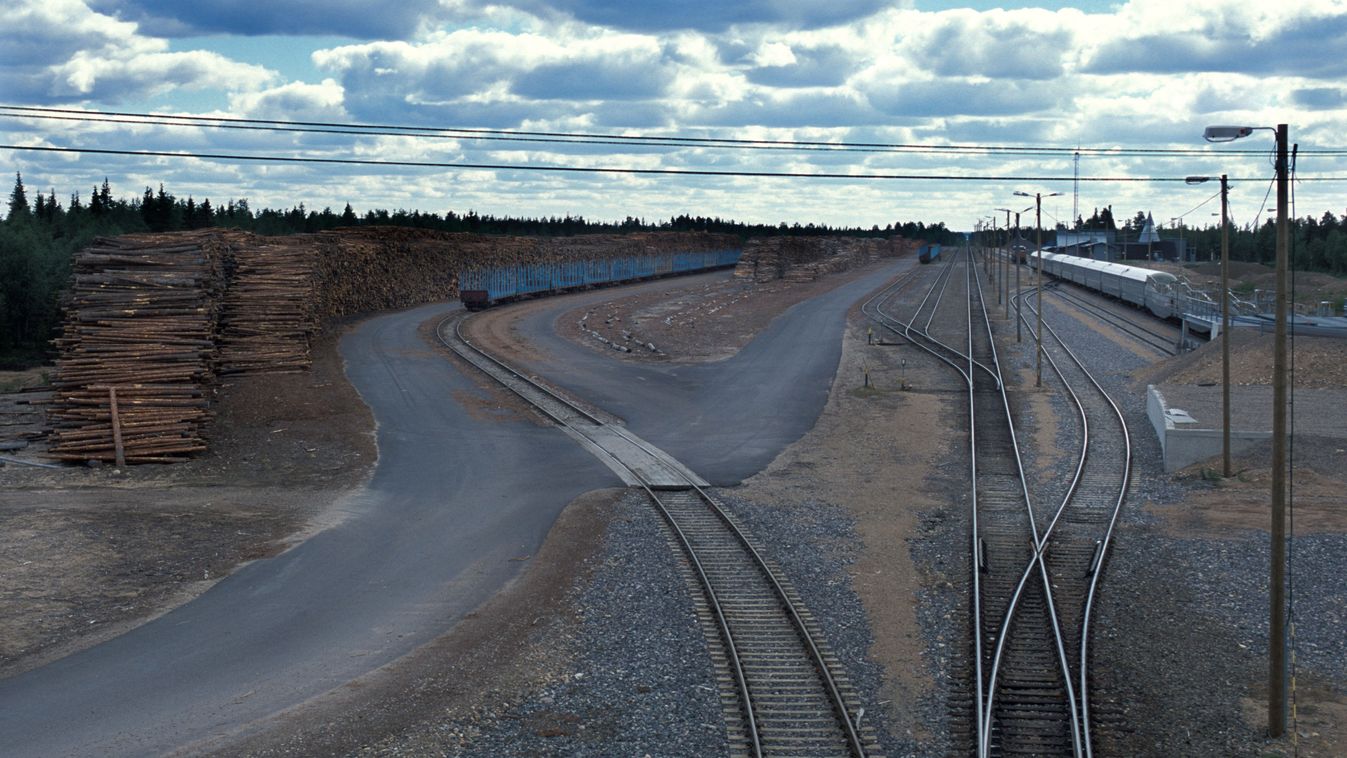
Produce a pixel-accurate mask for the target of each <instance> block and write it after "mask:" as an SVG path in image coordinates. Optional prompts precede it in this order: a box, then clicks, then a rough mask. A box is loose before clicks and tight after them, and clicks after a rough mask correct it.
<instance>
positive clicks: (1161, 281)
mask: <svg viewBox="0 0 1347 758" xmlns="http://www.w3.org/2000/svg"><path fill="white" fill-rule="evenodd" d="M1029 265H1030V266H1037V265H1038V254H1037V253H1035V254H1034V255H1033V256H1032V257H1031V258H1030V259H1029ZM1043 273H1044V274H1047V275H1048V276H1053V277H1056V278H1058V279H1064V280H1066V281H1069V282H1074V283H1076V284H1079V285H1080V286H1082V287H1085V288H1087V289H1092V290H1094V291H1096V292H1101V293H1103V294H1105V295H1110V296H1112V297H1116V298H1118V299H1119V300H1122V301H1123V302H1126V303H1131V304H1132V305H1135V306H1136V307H1138V308H1145V309H1146V310H1148V311H1150V312H1151V313H1153V314H1155V315H1156V316H1159V317H1160V318H1170V317H1173V316H1177V315H1178V308H1177V306H1176V303H1175V298H1176V296H1177V294H1178V283H1179V278H1178V277H1177V276H1174V275H1173V274H1167V273H1165V272H1163V271H1153V270H1151V269H1147V268H1141V267H1140V266H1128V265H1126V264H1122V263H1113V262H1111V261H1096V260H1093V259H1090V258H1079V257H1077V256H1074V255H1063V254H1061V253H1043Z"/></svg>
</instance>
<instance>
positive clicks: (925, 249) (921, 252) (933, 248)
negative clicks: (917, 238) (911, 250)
mask: <svg viewBox="0 0 1347 758" xmlns="http://www.w3.org/2000/svg"><path fill="white" fill-rule="evenodd" d="M917 260H919V261H921V262H922V263H930V262H931V261H938V260H940V246H939V245H929V244H924V245H922V246H921V247H919V248H917Z"/></svg>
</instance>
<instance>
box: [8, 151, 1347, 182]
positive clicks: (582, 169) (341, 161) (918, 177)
mask: <svg viewBox="0 0 1347 758" xmlns="http://www.w3.org/2000/svg"><path fill="white" fill-rule="evenodd" d="M0 150H20V151H28V152H42V153H65V154H88V155H124V156H134V157H141V158H197V159H200V160H217V161H221V160H222V161H249V162H254V163H294V164H328V165H344V166H387V167H399V168H447V169H485V170H500V171H555V172H564V173H591V174H638V175H678V176H738V177H759V178H792V179H865V180H875V179H880V180H885V179H887V180H913V181H952V182H963V181H981V182H1022V183H1023V182H1069V181H1072V177H1070V176H998V175H981V174H979V175H974V174H893V173H861V174H845V173H836V172H814V173H811V172H804V171H730V170H710V169H678V168H628V167H616V166H612V167H610V166H558V165H539V164H527V163H524V164H509V163H449V162H436V161H395V160H375V159H364V158H317V157H299V156H285V155H247V154H242V153H199V152H188V151H176V152H175V151H168V150H116V149H110V148H92V147H57V146H44V145H0ZM1185 180H1186V177H1182V176H1083V177H1081V178H1080V181H1082V182H1094V183H1175V182H1183V181H1185ZM1231 181H1251V180H1249V179H1232V180H1231ZM1303 181H1344V182H1347V176H1327V177H1305V178H1304V179H1303Z"/></svg>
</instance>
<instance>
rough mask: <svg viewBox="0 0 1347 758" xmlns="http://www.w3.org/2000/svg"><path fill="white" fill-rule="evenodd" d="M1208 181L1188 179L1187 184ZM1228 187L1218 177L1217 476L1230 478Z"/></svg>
mask: <svg viewBox="0 0 1347 758" xmlns="http://www.w3.org/2000/svg"><path fill="white" fill-rule="evenodd" d="M1208 181H1211V177H1209V176H1190V177H1188V179H1187V182H1188V184H1202V183H1204V182H1208ZM1229 208H1230V184H1229V182H1228V181H1227V180H1226V175H1225V174H1221V475H1222V476H1224V477H1226V478H1227V479H1228V478H1230V473H1231V466H1230V211H1229Z"/></svg>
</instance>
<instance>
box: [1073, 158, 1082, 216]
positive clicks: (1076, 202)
mask: <svg viewBox="0 0 1347 758" xmlns="http://www.w3.org/2000/svg"><path fill="white" fill-rule="evenodd" d="M1072 163H1074V164H1075V166H1074V169H1073V174H1072V177H1073V182H1074V189H1073V190H1072V192H1071V225H1072V226H1075V225H1076V219H1078V218H1080V150H1076V154H1075V157H1074V158H1073V159H1072Z"/></svg>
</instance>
